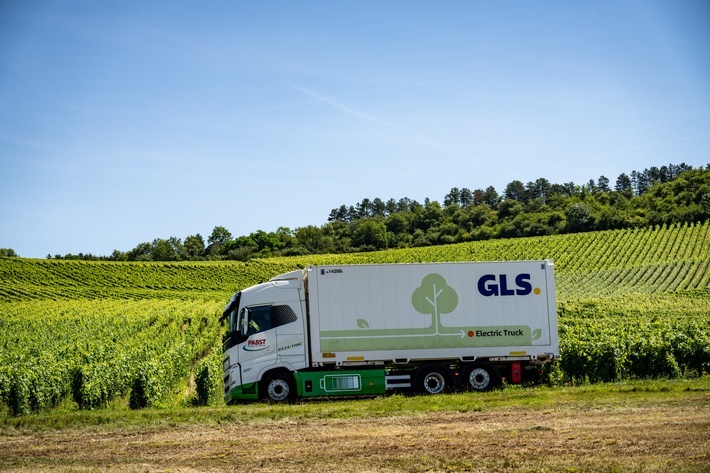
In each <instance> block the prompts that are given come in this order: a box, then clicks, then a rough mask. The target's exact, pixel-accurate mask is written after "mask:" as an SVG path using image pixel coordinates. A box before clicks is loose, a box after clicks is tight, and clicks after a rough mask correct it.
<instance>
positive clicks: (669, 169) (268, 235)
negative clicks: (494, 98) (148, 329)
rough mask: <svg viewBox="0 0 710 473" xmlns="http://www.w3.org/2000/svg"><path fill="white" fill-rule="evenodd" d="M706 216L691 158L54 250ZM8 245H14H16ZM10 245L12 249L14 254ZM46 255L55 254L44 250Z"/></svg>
mask: <svg viewBox="0 0 710 473" xmlns="http://www.w3.org/2000/svg"><path fill="white" fill-rule="evenodd" d="M708 219H710V164H708V165H707V166H706V167H705V168H702V167H699V168H697V169H694V168H693V167H692V166H689V165H687V164H685V163H682V164H678V165H674V164H670V165H667V166H661V167H655V166H654V167H651V168H647V169H644V170H643V171H633V172H631V173H630V174H628V175H627V174H625V173H622V174H620V175H619V176H618V177H617V178H616V180H615V181H614V183H613V185H612V183H611V181H610V180H609V179H608V178H607V177H605V176H603V175H602V176H600V177H599V178H598V179H596V180H594V179H590V180H589V181H588V182H587V183H586V184H583V185H577V184H575V183H573V182H567V183H563V184H556V183H551V182H550V181H548V180H547V179H545V178H539V179H537V180H535V181H529V182H528V183H527V184H523V182H521V181H519V180H514V181H512V182H510V183H509V184H508V185H506V186H505V189H504V190H503V193H502V194H498V192H497V191H496V189H495V188H494V187H493V186H488V187H487V188H485V189H475V190H470V189H469V188H465V187H464V188H458V187H454V188H452V189H451V190H450V192H449V193H448V194H446V196H444V199H443V202H442V203H439V202H438V201H435V200H430V199H429V198H426V199H425V200H424V202H423V203H420V202H417V201H416V200H413V199H410V198H407V197H403V198H400V199H388V200H386V201H385V200H382V199H381V198H374V199H369V198H365V199H363V200H362V201H360V202H358V203H356V204H353V205H349V206H348V205H341V206H339V207H337V208H334V209H333V210H332V211H331V212H330V214H329V216H328V220H327V223H325V224H323V225H321V226H316V225H308V226H305V227H299V228H296V229H295V230H291V229H290V228H287V227H279V228H278V229H277V230H276V231H274V232H265V231H263V230H258V231H256V232H254V233H251V234H250V235H245V236H239V237H234V236H233V235H232V234H231V233H230V232H229V230H227V229H226V228H225V227H222V226H217V227H215V228H214V229H213V231H212V233H211V234H210V235H209V236H208V237H207V239H206V240H205V238H203V236H202V235H200V234H199V233H198V234H195V235H190V236H188V237H186V238H185V239H184V240H182V239H180V238H176V237H170V238H167V239H161V238H156V239H155V240H153V241H152V242H144V243H141V244H139V245H138V246H136V247H135V248H133V249H132V250H129V251H119V250H115V251H114V252H113V253H112V254H111V255H110V256H95V255H91V254H81V253H80V254H78V255H72V254H67V255H65V256H61V255H55V256H54V258H56V259H92V260H97V259H101V260H114V261H201V260H239V261H248V260H249V259H251V258H262V257H273V256H295V255H308V254H321V253H349V252H357V251H375V250H383V249H388V248H408V247H416V246H428V245H442V244H450V243H459V242H466V241H474V240H487V239H493V238H517V237H526V236H543V235H554V234H559V233H571V232H586V231H595V230H611V229H622V228H636V227H645V226H653V225H662V224H672V223H682V222H702V221H706V220H708ZM10 251H11V250H10ZM13 253H14V252H13ZM47 258H52V256H51V255H47Z"/></svg>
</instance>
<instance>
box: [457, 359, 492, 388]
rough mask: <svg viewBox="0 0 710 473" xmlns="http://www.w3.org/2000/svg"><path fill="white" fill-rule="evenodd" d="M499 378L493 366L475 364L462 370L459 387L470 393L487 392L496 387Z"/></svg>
mask: <svg viewBox="0 0 710 473" xmlns="http://www.w3.org/2000/svg"><path fill="white" fill-rule="evenodd" d="M499 383H500V378H499V376H498V370H497V369H496V367H495V366H493V365H489V364H484V363H481V364H476V365H472V366H469V367H468V368H466V369H464V371H463V376H462V377H461V387H462V388H464V389H467V390H470V391H488V390H489V389H492V388H493V387H494V386H498V384H499Z"/></svg>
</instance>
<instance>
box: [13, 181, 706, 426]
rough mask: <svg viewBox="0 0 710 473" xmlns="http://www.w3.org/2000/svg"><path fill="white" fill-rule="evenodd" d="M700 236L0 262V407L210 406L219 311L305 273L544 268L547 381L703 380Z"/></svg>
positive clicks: (667, 230) (670, 233) (645, 234)
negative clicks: (549, 278)
mask: <svg viewBox="0 0 710 473" xmlns="http://www.w3.org/2000/svg"><path fill="white" fill-rule="evenodd" d="M651 192H652V191H651ZM421 208H422V209H424V207H421ZM454 210H455V209H454ZM422 211H423V210H422ZM708 241H710V223H708V222H706V223H702V224H697V223H691V224H689V223H683V224H660V225H658V226H655V227H653V228H643V229H626V230H608V231H600V232H591V233H574V234H565V235H552V236H542V237H529V238H520V239H509V240H491V241H474V242H467V243H459V244H454V245H446V246H429V247H425V248H417V249H414V248H402V249H396V250H388V251H377V252H370V253H366V252H361V253H351V254H347V255H336V254H330V255H311V256H293V257H279V258H269V259H256V260H252V261H250V262H248V263H243V262H200V263H196V262H174V263H125V262H94V261H58V260H29V259H21V258H0V281H1V284H0V402H2V403H3V404H4V405H5V406H6V410H7V412H9V413H10V414H12V415H22V414H27V413H31V412H39V411H43V410H48V409H52V408H55V407H57V406H59V405H62V406H65V405H66V403H67V402H69V403H73V404H75V405H76V407H77V408H79V409H84V410H89V409H96V408H102V407H104V406H107V405H112V404H113V403H115V402H119V401H120V402H125V403H126V404H129V403H130V404H131V406H132V407H146V406H158V407H159V406H164V405H171V404H174V403H175V402H180V401H176V400H178V399H182V400H184V401H185V400H187V397H186V391H188V393H187V395H188V396H192V397H193V398H194V403H196V404H200V405H201V404H210V405H218V404H220V403H221V402H222V381H221V373H222V360H221V345H220V343H221V336H220V335H221V334H220V327H219V326H218V324H217V320H218V317H219V314H220V313H221V310H222V309H223V307H224V304H225V303H226V301H227V300H228V299H229V297H230V296H231V294H232V293H233V292H235V291H237V290H239V289H241V288H244V287H247V286H250V285H253V284H256V283H259V282H262V281H265V280H267V279H269V278H270V277H273V276H275V275H277V274H280V273H284V272H287V271H290V270H293V269H296V268H301V267H304V266H306V265H308V264H366V263H405V262H410V263H411V262H443V261H496V260H501V261H505V260H521V259H523V260H531V259H545V258H549V259H553V260H554V262H555V274H556V282H557V300H558V313H559V333H560V351H561V354H562V357H561V359H560V360H558V361H557V362H556V363H554V364H553V365H550V366H546V380H547V382H548V384H552V385H556V384H566V383H573V384H584V383H587V382H598V381H615V380H620V379H628V378H654V377H675V376H688V377H692V376H698V375H701V374H703V373H707V372H710V245H708ZM426 282H427V284H428V286H429V287H428V288H427V290H428V292H427V293H425V294H422V298H420V299H421V300H419V306H421V307H420V308H421V309H422V310H423V311H424V313H427V314H432V313H434V311H433V308H432V307H433V306H431V304H430V303H429V302H428V301H426V297H429V298H430V299H431V300H432V301H434V300H435V298H436V293H437V292H438V291H439V290H441V289H445V284H441V281H438V282H437V281H435V280H427V281H426ZM434 284H435V285H436V288H437V289H436V291H434V289H433V288H434ZM429 289H430V290H431V291H434V292H432V293H431V294H429V292H431V291H429ZM424 302H426V303H427V304H428V306H426V307H424V305H425V304H424ZM436 302H437V303H441V304H443V306H440V307H437V310H438V312H437V313H438V314H444V313H446V312H447V310H448V309H449V308H450V306H451V305H452V304H454V305H455V303H454V302H453V297H452V296H451V295H449V296H444V295H443V292H442V293H441V294H439V296H438V299H437V300H436ZM447 304H448V306H447ZM363 323H364V324H367V321H365V320H364V319H363ZM193 377H194V392H191V393H190V392H189V389H190V388H189V386H190V380H191V379H193ZM0 410H2V409H0Z"/></svg>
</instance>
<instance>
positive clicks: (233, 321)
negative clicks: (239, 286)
mask: <svg viewBox="0 0 710 473" xmlns="http://www.w3.org/2000/svg"><path fill="white" fill-rule="evenodd" d="M241 298H242V293H241V292H238V293H236V294H235V295H234V296H232V299H231V300H230V301H229V303H228V304H227V307H225V309H224V312H223V313H222V317H220V319H219V320H220V322H222V326H223V327H224V329H225V330H224V332H225V336H229V335H230V334H232V333H234V332H239V302H240V300H241Z"/></svg>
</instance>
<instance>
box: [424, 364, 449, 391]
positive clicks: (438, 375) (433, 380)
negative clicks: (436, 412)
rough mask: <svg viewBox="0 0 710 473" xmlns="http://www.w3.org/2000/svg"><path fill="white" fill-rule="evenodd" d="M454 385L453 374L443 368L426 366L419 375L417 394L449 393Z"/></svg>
mask: <svg viewBox="0 0 710 473" xmlns="http://www.w3.org/2000/svg"><path fill="white" fill-rule="evenodd" d="M453 384H454V381H453V378H452V376H451V372H450V371H449V370H448V369H447V368H444V367H443V366H425V367H423V368H420V369H419V373H418V374H417V392H419V393H421V394H441V393H445V392H449V391H451V388H452V387H453Z"/></svg>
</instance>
